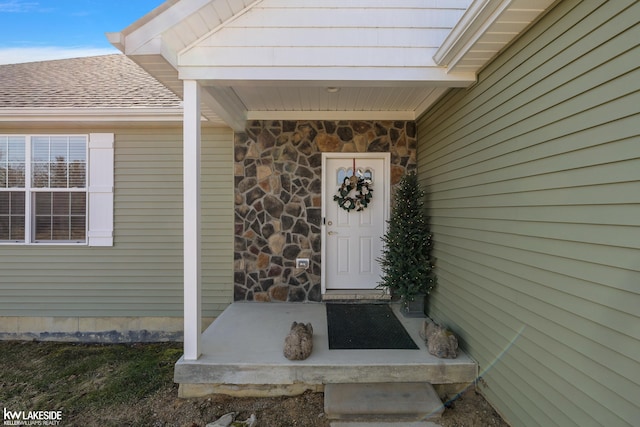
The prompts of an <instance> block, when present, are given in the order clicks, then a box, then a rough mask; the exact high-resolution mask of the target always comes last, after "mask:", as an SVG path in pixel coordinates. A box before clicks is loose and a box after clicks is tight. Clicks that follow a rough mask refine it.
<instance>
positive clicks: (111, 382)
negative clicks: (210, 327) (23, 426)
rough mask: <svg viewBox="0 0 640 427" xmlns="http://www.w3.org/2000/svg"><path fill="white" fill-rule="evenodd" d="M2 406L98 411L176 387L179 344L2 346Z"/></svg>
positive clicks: (10, 344)
mask: <svg viewBox="0 0 640 427" xmlns="http://www.w3.org/2000/svg"><path fill="white" fill-rule="evenodd" d="M0 350H1V351H0V354H2V358H1V359H0V402H4V404H5V406H6V407H9V408H12V409H13V410H61V409H62V410H64V412H65V414H67V415H70V414H73V413H77V412H79V411H81V410H82V411H86V410H87V409H89V408H91V409H92V410H100V409H101V408H105V407H111V406H115V405H118V404H122V403H126V402H132V401H139V400H141V399H144V398H146V397H148V396H150V395H151V394H153V393H154V392H155V391H157V390H159V389H161V388H163V387H167V386H171V385H172V384H173V366H174V364H175V362H176V361H177V360H178V358H179V357H180V355H181V354H182V345H181V344H180V343H162V344H144V345H140V344H109V345H95V344H92V345H87V344H68V343H37V342H0Z"/></svg>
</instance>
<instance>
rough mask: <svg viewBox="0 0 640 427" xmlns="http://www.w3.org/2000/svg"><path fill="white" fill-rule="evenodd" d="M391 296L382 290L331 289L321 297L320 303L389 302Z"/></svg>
mask: <svg viewBox="0 0 640 427" xmlns="http://www.w3.org/2000/svg"><path fill="white" fill-rule="evenodd" d="M390 300H391V295H390V294H388V293H387V292H385V291H384V290H382V289H332V290H328V291H326V292H325V293H324V294H323V295H322V301H356V302H365V301H380V302H383V301H390Z"/></svg>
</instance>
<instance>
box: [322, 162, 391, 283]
mask: <svg viewBox="0 0 640 427" xmlns="http://www.w3.org/2000/svg"><path fill="white" fill-rule="evenodd" d="M354 157H355V158H357V159H383V160H384V176H385V180H384V185H383V189H382V195H383V197H384V202H383V203H382V206H383V207H382V209H383V212H382V215H383V218H384V230H383V233H384V232H386V228H387V221H388V219H389V211H390V209H391V207H390V206H391V203H390V201H391V153H356V152H354V153H322V225H321V230H322V236H321V237H322V238H321V244H322V250H321V257H322V262H321V265H320V273H321V275H322V276H321V278H320V284H321V288H322V295H324V294H325V293H326V292H327V282H326V277H327V275H326V268H327V263H326V262H325V260H326V259H327V258H326V257H327V253H326V250H327V244H326V239H327V225H326V221H325V218H326V206H327V203H333V194H326V185H325V183H326V182H327V179H328V176H327V167H326V166H327V159H330V158H331V159H352V158H354ZM375 190H376V194H380V193H379V189H378V187H376V188H375ZM374 197H375V196H374Z"/></svg>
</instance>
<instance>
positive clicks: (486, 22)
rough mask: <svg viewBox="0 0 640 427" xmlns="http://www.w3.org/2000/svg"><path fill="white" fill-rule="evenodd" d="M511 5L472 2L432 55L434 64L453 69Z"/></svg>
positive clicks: (498, 0)
mask: <svg viewBox="0 0 640 427" xmlns="http://www.w3.org/2000/svg"><path fill="white" fill-rule="evenodd" d="M511 3H512V0H473V2H472V3H471V4H470V5H469V7H468V8H467V11H466V12H465V13H464V15H462V18H460V21H458V23H457V24H456V25H455V27H453V29H452V30H451V32H450V33H449V35H448V36H447V38H446V39H445V40H444V42H443V43H442V45H441V46H440V48H439V49H438V50H437V51H436V53H435V54H434V55H433V60H434V61H435V62H436V64H438V65H440V66H444V67H448V68H449V69H451V68H453V67H454V66H455V65H456V64H457V63H458V61H459V60H460V58H461V57H462V56H463V55H464V54H465V53H467V52H468V51H469V49H471V47H472V46H473V44H474V43H475V42H476V41H477V40H478V39H479V38H480V37H481V36H482V35H483V34H484V33H485V32H486V31H487V29H488V28H489V27H490V26H491V25H492V24H493V23H494V22H495V21H496V20H497V19H498V18H499V17H500V15H501V14H502V12H503V11H504V10H505V9H506V8H507V7H509V5H510V4H511Z"/></svg>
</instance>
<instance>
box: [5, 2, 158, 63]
mask: <svg viewBox="0 0 640 427" xmlns="http://www.w3.org/2000/svg"><path fill="white" fill-rule="evenodd" d="M163 2H164V0H0V64H9V63H18V62H31V61H42V60H49V59H61V58H74V57H79V56H92V55H102V54H108V53H116V52H117V50H116V49H115V48H113V46H111V44H109V42H108V41H107V39H106V37H105V35H104V33H105V32H116V31H120V30H122V29H124V28H126V27H127V26H128V25H129V24H132V23H133V22H135V21H136V20H138V19H139V18H141V17H142V16H144V15H146V14H147V13H148V12H150V11H152V10H153V9H155V8H156V7H158V6H159V5H160V4H162V3H163Z"/></svg>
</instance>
